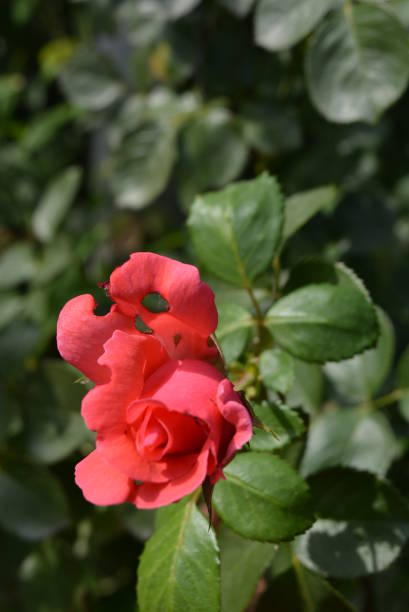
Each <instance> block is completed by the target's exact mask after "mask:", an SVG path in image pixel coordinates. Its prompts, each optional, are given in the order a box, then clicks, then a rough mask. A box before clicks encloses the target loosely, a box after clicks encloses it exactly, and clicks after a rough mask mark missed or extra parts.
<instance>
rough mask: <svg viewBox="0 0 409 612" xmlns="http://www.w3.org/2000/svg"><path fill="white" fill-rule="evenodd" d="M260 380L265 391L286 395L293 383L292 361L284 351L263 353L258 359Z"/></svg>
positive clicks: (275, 349) (277, 349)
mask: <svg viewBox="0 0 409 612" xmlns="http://www.w3.org/2000/svg"><path fill="white" fill-rule="evenodd" d="M258 365H259V370H260V376H261V380H262V381H263V383H264V385H265V386H266V387H267V389H271V390H272V391H279V392H280V393H284V394H285V393H287V391H289V389H290V388H291V386H292V384H293V382H294V360H293V358H292V357H291V355H289V354H288V353H286V352H285V351H282V350H281V349H279V348H273V349H270V350H268V351H263V352H262V353H261V355H260V359H259V364H258Z"/></svg>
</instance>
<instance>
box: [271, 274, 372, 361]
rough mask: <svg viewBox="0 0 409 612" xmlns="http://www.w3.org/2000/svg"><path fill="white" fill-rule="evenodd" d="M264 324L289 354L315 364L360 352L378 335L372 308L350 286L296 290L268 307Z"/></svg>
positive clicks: (356, 290) (327, 286)
mask: <svg viewBox="0 0 409 612" xmlns="http://www.w3.org/2000/svg"><path fill="white" fill-rule="evenodd" d="M266 325H267V327H268V328H269V329H270V331H271V333H272V334H273V336H274V339H275V340H276V342H277V343H278V344H280V345H281V346H282V347H283V348H284V349H286V350H287V351H288V352H289V353H291V354H292V355H294V356H295V357H299V358H300V359H304V360H305V361H312V362H319V363H322V362H324V361H337V360H341V359H346V358H347V357H351V356H352V355H354V354H356V353H360V352H362V351H363V350H364V349H366V348H369V347H370V346H372V345H373V344H374V343H375V341H376V339H377V336H378V324H377V319H376V312H375V309H374V307H373V306H372V305H371V304H370V302H369V301H368V299H367V297H366V296H365V295H364V294H363V293H362V292H361V291H360V290H359V289H358V288H355V287H353V286H352V285H350V286H346V285H345V286H341V285H339V286H337V285H329V284H324V283H323V284H321V285H309V286H307V287H303V288H301V289H298V290H297V291H294V292H293V293H290V294H289V295H287V296H286V297H284V298H282V299H280V300H279V301H278V302H276V303H275V304H274V305H273V306H272V308H270V310H269V311H268V313H267V318H266Z"/></svg>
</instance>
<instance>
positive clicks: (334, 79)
mask: <svg viewBox="0 0 409 612" xmlns="http://www.w3.org/2000/svg"><path fill="white" fill-rule="evenodd" d="M306 73H307V81H308V86H309V90H310V94H311V97H312V100H313V102H314V104H315V105H316V107H317V108H318V110H319V111H320V112H321V113H322V114H323V115H324V116H325V117H326V118H327V119H329V120H331V121H338V122H340V123H348V122H351V121H359V120H364V121H374V120H376V119H377V117H378V116H379V115H380V114H381V113H382V112H383V111H384V110H385V109H386V108H388V106H390V105H391V104H393V103H394V102H395V101H396V100H397V99H398V98H399V97H400V96H401V95H402V93H403V91H404V90H405V88H406V86H407V83H408V78H409V36H408V33H407V32H406V31H405V28H404V27H403V26H402V24H401V23H400V22H399V21H398V20H397V19H395V17H393V16H392V15H390V14H389V13H388V12H387V11H385V10H383V9H382V8H380V7H378V6H375V5H369V4H352V2H347V3H344V5H343V8H342V9H340V10H339V11H337V12H334V13H331V14H330V15H329V16H328V18H327V19H325V20H324V21H323V23H322V24H321V25H320V27H319V28H318V30H317V31H316V32H315V35H314V37H313V40H312V42H311V45H310V48H309V52H308V55H307V57H306Z"/></svg>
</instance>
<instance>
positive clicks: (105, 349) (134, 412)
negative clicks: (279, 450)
mask: <svg viewBox="0 0 409 612" xmlns="http://www.w3.org/2000/svg"><path fill="white" fill-rule="evenodd" d="M104 286H105V289H106V291H107V292H108V295H109V296H110V298H111V299H112V301H113V302H114V304H113V306H112V307H111V310H110V312H109V313H108V314H106V315H105V316H96V315H95V314H94V309H95V306H96V304H95V301H94V299H93V297H92V296H91V295H80V296H78V297H75V298H73V299H72V300H70V301H69V302H68V303H67V304H66V305H65V306H64V308H63V309H62V311H61V313H60V316H59V319H58V324H57V344H58V349H59V351H60V353H61V355H62V357H63V358H64V359H65V360H66V361H68V362H69V363H71V364H72V365H74V366H75V367H77V368H78V369H79V370H81V371H82V372H83V373H84V374H85V375H86V376H87V377H88V378H89V379H90V380H91V381H93V382H94V383H95V387H94V388H93V389H92V390H91V391H89V392H88V394H87V395H86V396H85V398H84V400H83V402H82V416H83V417H84V420H85V423H86V425H87V427H89V429H91V430H93V431H96V432H97V435H96V449H95V450H94V451H93V452H92V453H90V454H89V455H88V456H87V457H85V459H83V460H82V461H81V462H80V463H78V465H77V466H76V471H75V479H76V483H77V484H78V486H79V487H80V488H81V489H82V491H83V494H84V496H85V498H86V499H87V500H88V501H90V502H92V503H94V504H98V505H108V504H118V503H121V502H126V501H127V502H131V503H133V504H135V506H137V507H138V508H156V507H159V506H164V505H166V504H169V503H171V502H174V501H177V500H179V499H180V498H181V497H183V496H185V495H187V494H189V493H191V492H192V491H193V490H195V489H196V488H197V487H199V486H200V485H201V484H202V483H203V481H204V480H205V479H208V481H209V483H210V484H214V483H215V482H216V481H217V480H218V479H219V478H221V477H223V472H222V469H223V466H225V465H226V463H227V462H228V461H230V460H231V459H232V457H233V456H234V454H235V453H236V451H237V450H238V449H240V448H241V447H242V446H243V444H245V443H246V442H248V440H249V439H250V437H251V434H252V423H251V418H250V415H249V413H248V411H247V409H246V408H245V406H244V405H243V403H242V402H241V400H240V397H239V395H238V394H237V393H235V391H234V390H233V387H232V384H231V382H230V381H229V380H228V379H227V378H225V377H224V375H223V374H222V373H221V372H220V371H219V370H218V369H217V368H216V367H214V366H213V365H211V363H210V362H211V361H214V360H215V358H216V357H217V349H216V348H215V347H214V346H212V344H211V343H209V336H210V335H211V334H213V333H214V331H215V329H216V326H217V310H216V307H215V304H214V296H213V293H212V291H211V289H210V287H208V286H207V285H206V284H205V283H203V282H201V280H200V277H199V273H198V271H197V269H196V268H195V267H194V266H190V265H186V264H182V263H179V262H177V261H174V260H172V259H169V258H167V257H162V256H159V255H155V254H152V253H134V254H132V255H131V257H130V259H129V260H128V261H127V262H126V263H125V264H124V265H122V266H120V267H119V268H117V269H116V270H114V272H113V273H112V275H111V277H110V280H109V283H105V285H104ZM152 293H154V294H158V293H159V294H160V296H161V297H162V298H163V299H164V300H165V302H164V304H165V308H164V309H162V311H161V312H152V311H151V310H149V309H148V308H146V307H145V306H144V304H143V302H144V299H145V298H146V296H147V295H149V294H152ZM139 318H140V319H142V321H143V322H144V323H145V324H146V326H148V328H149V330H148V331H149V332H150V333H142V332H141V331H138V329H137V326H136V320H137V319H139Z"/></svg>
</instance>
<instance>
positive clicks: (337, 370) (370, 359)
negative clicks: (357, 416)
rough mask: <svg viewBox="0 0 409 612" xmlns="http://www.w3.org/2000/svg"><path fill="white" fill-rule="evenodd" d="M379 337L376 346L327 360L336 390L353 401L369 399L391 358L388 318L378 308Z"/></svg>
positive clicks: (391, 337)
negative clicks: (349, 356)
mask: <svg viewBox="0 0 409 612" xmlns="http://www.w3.org/2000/svg"><path fill="white" fill-rule="evenodd" d="M377 313H378V321H379V327H380V336H379V339H378V343H377V345H376V347H375V348H373V349H370V350H368V351H365V352H364V353H361V355H356V356H355V357H352V359H348V360H346V361H340V362H338V363H327V364H326V365H325V366H324V371H325V373H326V375H327V376H328V378H329V379H330V380H331V382H332V383H333V385H334V386H335V388H336V390H337V391H338V393H339V394H340V395H341V396H342V397H343V398H344V399H346V400H349V401H350V402H352V403H354V402H355V403H358V402H365V401H368V400H370V399H371V398H372V397H374V395H375V394H376V392H377V391H378V389H379V388H380V387H381V385H382V383H383V382H384V380H385V378H386V376H387V374H388V372H389V370H390V367H391V364H392V359H393V353H394V347H395V337H394V331H393V326H392V323H391V321H390V319H389V317H388V316H387V315H386V314H385V313H384V312H383V311H382V310H380V309H379V308H378V309H377Z"/></svg>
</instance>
